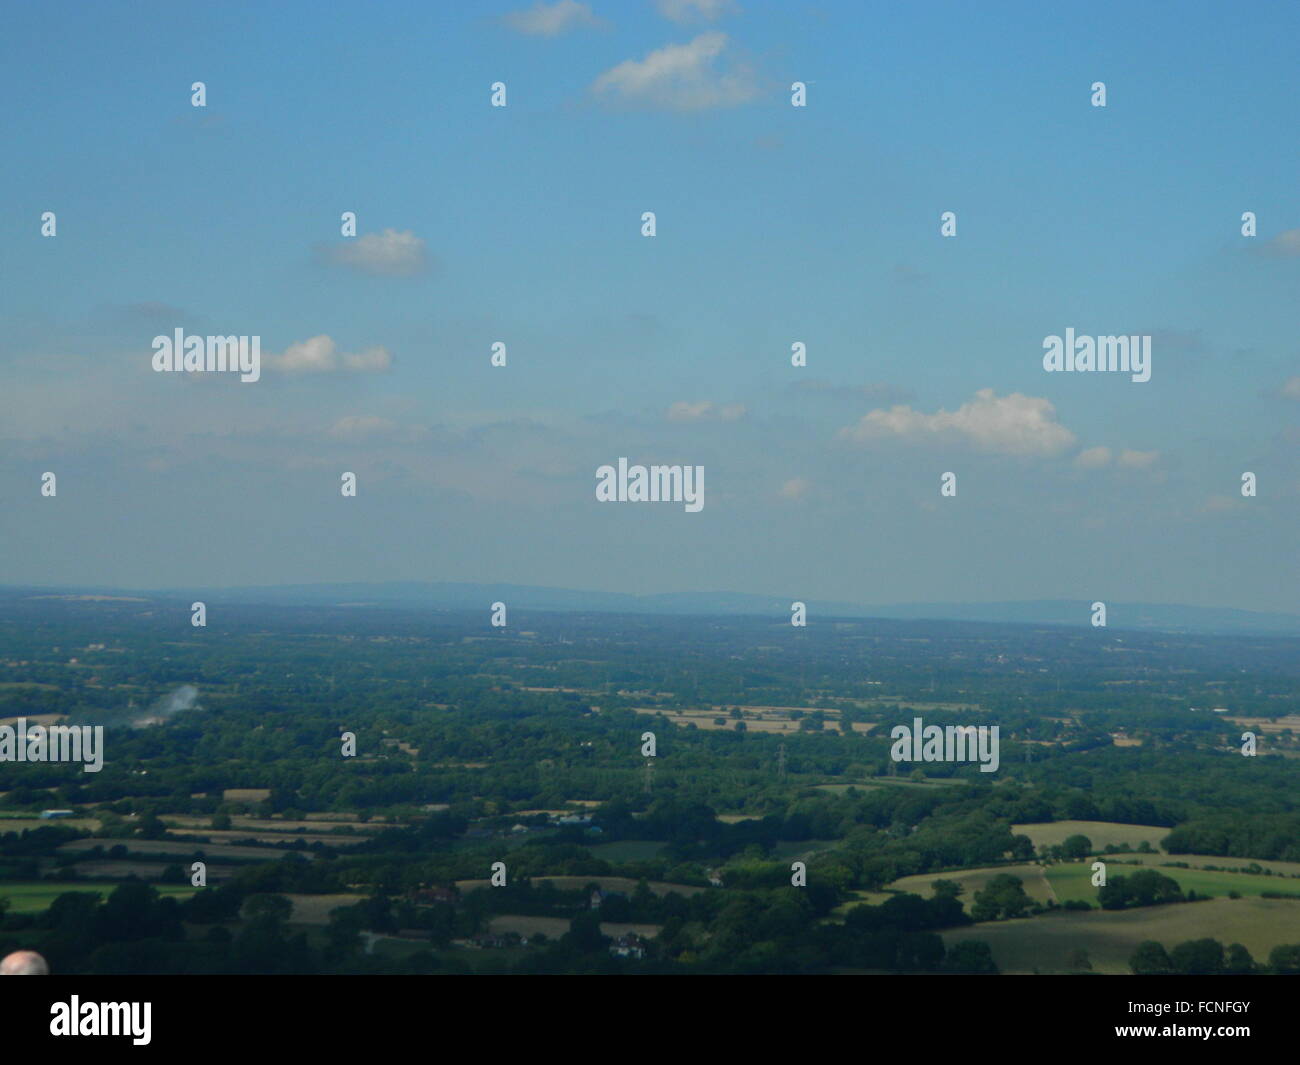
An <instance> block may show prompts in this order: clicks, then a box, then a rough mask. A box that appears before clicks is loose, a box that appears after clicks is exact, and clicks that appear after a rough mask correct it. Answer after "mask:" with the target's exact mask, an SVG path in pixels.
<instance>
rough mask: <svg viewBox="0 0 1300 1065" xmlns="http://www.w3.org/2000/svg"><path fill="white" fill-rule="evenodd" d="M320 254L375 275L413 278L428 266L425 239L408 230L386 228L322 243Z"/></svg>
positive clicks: (326, 258)
mask: <svg viewBox="0 0 1300 1065" xmlns="http://www.w3.org/2000/svg"><path fill="white" fill-rule="evenodd" d="M317 254H318V255H319V256H320V257H321V258H322V259H323V260H324V261H325V262H327V263H332V264H334V265H337V266H346V267H348V268H350V269H353V270H356V271H358V272H359V273H363V274H370V275H372V276H375V277H411V276H413V275H415V274H420V273H423V272H424V271H425V270H427V269H428V268H429V255H428V252H427V250H426V249H425V245H424V240H423V239H422V238H420V237H417V236H416V235H415V234H414V233H412V232H411V231H410V230H409V229H408V230H401V231H398V230H396V229H385V230H384V231H383V232H382V233H367V234H365V235H364V236H361V237H356V238H355V239H351V240H346V241H344V242H343V243H341V244H330V245H321V246H319V247H318V248H317Z"/></svg>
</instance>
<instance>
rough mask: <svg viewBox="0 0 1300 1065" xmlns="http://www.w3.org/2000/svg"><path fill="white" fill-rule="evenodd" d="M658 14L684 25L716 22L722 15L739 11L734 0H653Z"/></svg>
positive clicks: (738, 6)
mask: <svg viewBox="0 0 1300 1065" xmlns="http://www.w3.org/2000/svg"><path fill="white" fill-rule="evenodd" d="M655 7H657V8H658V9H659V14H661V15H663V17H664V18H666V19H672V21H673V22H677V23H681V24H682V25H685V24H687V23H691V22H716V21H717V20H718V19H720V18H722V17H723V16H724V15H733V14H735V13H737V12H738V11H739V10H740V5H739V4H737V3H736V2H735V0H655Z"/></svg>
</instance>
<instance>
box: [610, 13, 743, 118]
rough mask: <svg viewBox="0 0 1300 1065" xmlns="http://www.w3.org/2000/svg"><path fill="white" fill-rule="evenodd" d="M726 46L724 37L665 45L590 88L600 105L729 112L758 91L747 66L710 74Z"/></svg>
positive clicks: (714, 34)
mask: <svg viewBox="0 0 1300 1065" xmlns="http://www.w3.org/2000/svg"><path fill="white" fill-rule="evenodd" d="M727 45H728V41H727V35H726V34H725V33H717V32H711V33H702V34H700V35H699V36H698V37H696V38H695V40H693V41H691V42H689V43H688V44H669V45H665V46H664V47H663V48H660V49H658V50H657V51H654V52H651V53H650V54H649V55H647V56H646V57H645V58H644V59H640V60H637V59H628V60H626V61H625V62H622V63H620V64H619V65H618V66H616V67H614V68H613V69H612V70H607V71H605V73H603V74H602V75H600V77H598V78H597V79H596V80H595V82H593V83H592V86H591V88H592V92H594V93H595V94H596V95H597V96H601V97H604V98H606V99H615V100H619V101H622V102H623V103H628V104H634V105H639V106H645V107H664V108H668V109H669V110H673V111H700V110H703V109H705V108H709V107H734V106H736V105H737V104H743V103H746V102H748V101H749V100H752V99H754V97H755V96H757V95H758V85H757V81H756V79H755V77H754V72H753V70H752V69H751V68H750V67H749V66H748V64H745V63H741V62H736V63H732V64H730V65H729V66H728V67H727V68H726V69H722V70H720V69H716V68H715V62H714V61H715V60H717V59H718V57H719V56H721V55H722V53H723V52H724V51H725V50H726V48H727Z"/></svg>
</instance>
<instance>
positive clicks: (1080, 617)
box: [117, 581, 1300, 636]
mask: <svg viewBox="0 0 1300 1065" xmlns="http://www.w3.org/2000/svg"><path fill="white" fill-rule="evenodd" d="M117 594H137V595H140V594H144V595H148V594H151V593H140V592H136V593H123V592H119V593H117ZM152 594H154V595H159V594H169V593H166V592H162V593H159V592H154V593H152ZM174 594H176V595H179V596H181V597H182V598H183V597H185V596H190V595H194V596H198V597H206V599H207V600H210V601H213V602H240V603H268V604H279V605H300V604H301V605H326V604H338V605H351V606H360V605H372V606H403V607H419V608H424V609H431V610H480V609H486V608H487V606H488V605H489V604H491V603H493V602H496V601H498V600H500V601H502V602H504V603H506V604H508V605H509V606H510V607H512V608H514V609H517V610H554V611H561V612H578V613H618V614H686V615H711V614H712V615H738V614H750V615H760V616H761V615H770V616H774V617H789V614H790V603H791V602H792V600H793V597H790V596H771V595H750V594H746V593H743V592H666V593H660V594H655V595H629V594H625V593H619V592H590V591H581V590H577V589H573V588H539V587H535V586H532V585H524V584H490V583H455V582H447V581H438V582H418V581H392V582H385V583H357V584H290V585H276V586H269V587H245V588H226V589H211V590H206V591H201V592H200V591H197V590H195V589H192V588H188V589H183V590H177V591H176V592H175V593H174ZM805 602H807V605H808V611H809V616H810V618H811V619H813V620H815V619H816V618H818V617H823V618H826V617H841V618H857V617H872V618H895V619H918V620H919V619H928V620H943V621H989V622H1000V623H1003V624H1029V625H1067V626H1071V627H1088V626H1089V625H1090V624H1091V612H1090V608H1091V605H1092V604H1091V602H1090V601H1087V602H1085V601H1083V600H1068V599H1044V600H1030V601H1025V602H1002V603H892V604H884V605H864V604H861V603H846V602H835V601H830V600H806V601H805ZM1106 610H1107V618H1106V621H1107V626H1108V627H1109V628H1111V629H1138V630H1145V631H1158V632H1195V633H1216V634H1224V635H1229V634H1236V635H1259V636H1264V635H1271V636H1300V616H1297V615H1294V614H1268V613H1259V612H1255V611H1250V610H1234V609H1230V608H1215V607H1196V606H1177V605H1171V604H1167V603H1118V602H1115V603H1111V602H1108V603H1107V604H1106Z"/></svg>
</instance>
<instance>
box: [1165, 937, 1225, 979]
mask: <svg viewBox="0 0 1300 1065" xmlns="http://www.w3.org/2000/svg"><path fill="white" fill-rule="evenodd" d="M1169 962H1170V964H1171V965H1172V966H1173V969H1174V972H1176V973H1183V974H1185V975H1188V976H1201V975H1212V974H1216V973H1221V972H1223V944H1222V943H1220V942H1219V941H1218V940H1217V939H1189V940H1188V941H1187V942H1186V943H1179V944H1178V946H1176V947H1174V949H1173V950H1172V951H1170V953H1169Z"/></svg>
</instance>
